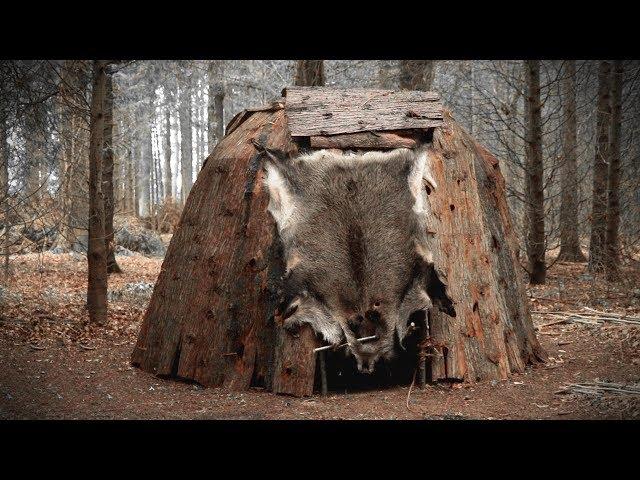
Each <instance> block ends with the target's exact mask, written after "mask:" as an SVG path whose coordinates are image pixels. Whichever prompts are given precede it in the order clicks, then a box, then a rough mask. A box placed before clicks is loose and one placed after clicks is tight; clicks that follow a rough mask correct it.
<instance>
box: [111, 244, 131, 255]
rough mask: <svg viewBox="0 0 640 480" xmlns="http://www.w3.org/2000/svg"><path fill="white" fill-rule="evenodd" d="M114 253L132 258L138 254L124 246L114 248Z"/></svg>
mask: <svg viewBox="0 0 640 480" xmlns="http://www.w3.org/2000/svg"><path fill="white" fill-rule="evenodd" d="M113 251H114V253H115V254H116V255H119V256H122V257H132V256H134V255H135V254H136V252H132V251H131V250H129V249H128V248H125V247H123V246H122V245H116V248H114V250H113Z"/></svg>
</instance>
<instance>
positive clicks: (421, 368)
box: [418, 350, 427, 389]
mask: <svg viewBox="0 0 640 480" xmlns="http://www.w3.org/2000/svg"><path fill="white" fill-rule="evenodd" d="M426 385H427V357H426V355H425V354H424V350H421V351H420V354H419V355H418V386H419V387H420V388H421V389H424V387H425V386H426Z"/></svg>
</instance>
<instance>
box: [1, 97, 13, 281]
mask: <svg viewBox="0 0 640 480" xmlns="http://www.w3.org/2000/svg"><path fill="white" fill-rule="evenodd" d="M0 102H1V100H0ZM0 106H2V107H4V106H3V105H0ZM0 111H2V110H0ZM8 138H9V135H8V133H7V127H6V121H5V119H4V118H3V117H0V205H1V206H2V216H3V222H2V223H3V227H4V235H3V238H2V247H3V248H2V256H3V260H2V264H3V270H4V278H5V280H8V279H9V233H10V230H11V224H10V222H9V211H10V210H9V143H8Z"/></svg>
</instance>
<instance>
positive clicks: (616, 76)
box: [605, 60, 624, 280]
mask: <svg viewBox="0 0 640 480" xmlns="http://www.w3.org/2000/svg"><path fill="white" fill-rule="evenodd" d="M613 65H614V72H613V82H612V88H611V142H610V150H609V155H610V156H609V183H608V191H609V195H608V202H607V232H606V237H605V242H606V247H605V248H606V252H607V253H606V268H607V277H608V278H609V280H614V279H616V278H617V277H618V267H619V264H620V251H619V250H620V245H619V239H618V230H619V227H620V198H619V189H620V138H621V133H622V76H623V73H624V71H623V62H622V61H621V60H616V61H615V62H614V64H613Z"/></svg>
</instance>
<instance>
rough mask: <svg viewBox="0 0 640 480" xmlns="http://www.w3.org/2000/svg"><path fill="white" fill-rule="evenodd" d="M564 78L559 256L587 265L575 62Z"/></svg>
mask: <svg viewBox="0 0 640 480" xmlns="http://www.w3.org/2000/svg"><path fill="white" fill-rule="evenodd" d="M563 73H564V75H563V78H562V117H563V118H562V123H563V125H562V154H563V156H564V163H563V165H562V172H561V175H562V176H561V179H560V182H561V190H562V206H561V209H560V254H559V256H558V260H562V261H565V262H584V261H586V258H585V256H584V254H583V253H582V250H581V249H580V238H579V228H578V202H577V198H576V195H577V192H578V180H577V179H576V172H577V171H578V162H577V151H578V141H577V130H578V121H577V117H576V62H575V60H567V61H566V71H565V72H563Z"/></svg>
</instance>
